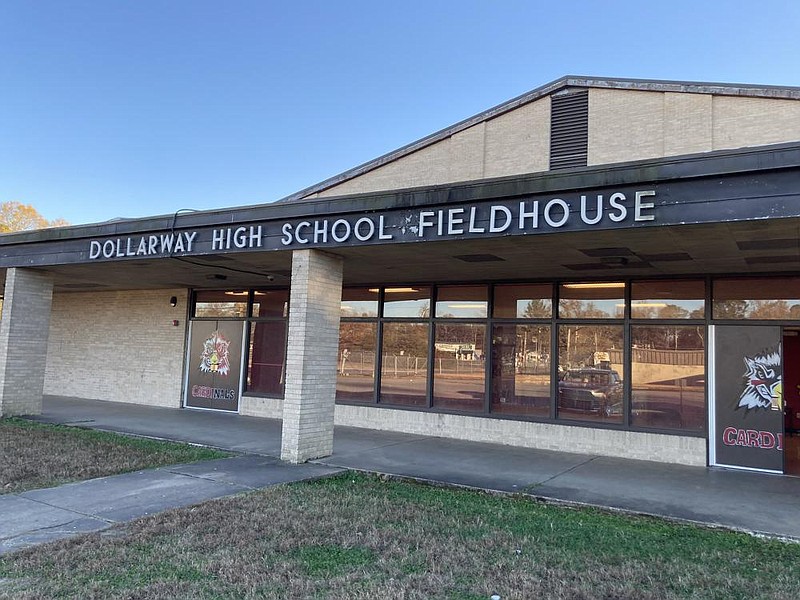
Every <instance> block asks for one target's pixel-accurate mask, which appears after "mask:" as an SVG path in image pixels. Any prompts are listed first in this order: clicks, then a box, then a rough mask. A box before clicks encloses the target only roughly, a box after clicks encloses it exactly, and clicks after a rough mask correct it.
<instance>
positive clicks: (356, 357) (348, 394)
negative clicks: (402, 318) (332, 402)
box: [336, 306, 378, 402]
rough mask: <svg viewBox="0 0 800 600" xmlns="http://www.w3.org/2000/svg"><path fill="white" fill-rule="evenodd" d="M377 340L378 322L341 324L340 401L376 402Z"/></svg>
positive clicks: (344, 322) (337, 377)
mask: <svg viewBox="0 0 800 600" xmlns="http://www.w3.org/2000/svg"><path fill="white" fill-rule="evenodd" d="M376 308H377V306H376ZM377 338H378V324H377V322H360V321H346V320H342V321H341V323H340V325H339V362H338V365H337V376H336V399H337V400H346V401H348V402H373V400H374V398H375V363H376V355H375V346H376V343H377Z"/></svg>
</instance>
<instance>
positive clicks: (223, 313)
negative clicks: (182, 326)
mask: <svg viewBox="0 0 800 600" xmlns="http://www.w3.org/2000/svg"><path fill="white" fill-rule="evenodd" d="M248 296H249V292H247V291H244V290H231V291H206V292H195V296H194V315H193V316H195V317H198V318H217V319H224V318H235V317H246V316H247V301H248Z"/></svg>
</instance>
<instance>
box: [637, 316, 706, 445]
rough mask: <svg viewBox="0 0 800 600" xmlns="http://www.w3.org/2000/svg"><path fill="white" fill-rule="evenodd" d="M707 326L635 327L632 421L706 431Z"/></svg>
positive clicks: (649, 425)
mask: <svg viewBox="0 0 800 600" xmlns="http://www.w3.org/2000/svg"><path fill="white" fill-rule="evenodd" d="M704 336H705V327H704V326H696V327H693V326H688V325H681V326H678V325H676V326H671V325H661V326H653V327H638V326H635V327H632V328H631V343H632V348H631V361H632V366H631V425H634V426H637V427H657V428H661V429H682V430H687V431H702V430H703V427H704V426H705V340H704Z"/></svg>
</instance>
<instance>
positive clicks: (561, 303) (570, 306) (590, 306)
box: [558, 282, 625, 319]
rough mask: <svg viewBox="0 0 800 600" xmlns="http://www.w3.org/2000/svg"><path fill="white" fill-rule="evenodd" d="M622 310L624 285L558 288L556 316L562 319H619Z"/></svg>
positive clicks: (597, 284)
mask: <svg viewBox="0 0 800 600" xmlns="http://www.w3.org/2000/svg"><path fill="white" fill-rule="evenodd" d="M624 309H625V284H624V283H621V282H602V283H565V284H563V285H561V286H560V292H559V299H558V315H559V316H560V317H561V318H562V319H621V318H622V317H623V316H624V315H625V310H624Z"/></svg>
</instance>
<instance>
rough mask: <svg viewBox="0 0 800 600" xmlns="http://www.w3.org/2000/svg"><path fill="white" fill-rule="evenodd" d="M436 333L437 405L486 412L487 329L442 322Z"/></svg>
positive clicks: (434, 372)
mask: <svg viewBox="0 0 800 600" xmlns="http://www.w3.org/2000/svg"><path fill="white" fill-rule="evenodd" d="M435 334H436V342H435V345H434V348H435V352H434V360H433V405H434V406H435V407H437V408H451V409H456V410H472V411H482V410H483V399H484V396H485V394H486V386H485V383H484V382H485V379H486V378H485V376H484V373H485V367H486V363H485V361H484V352H483V351H484V340H485V338H486V326H485V325H477V324H472V323H439V324H437V325H436V329H435Z"/></svg>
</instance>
